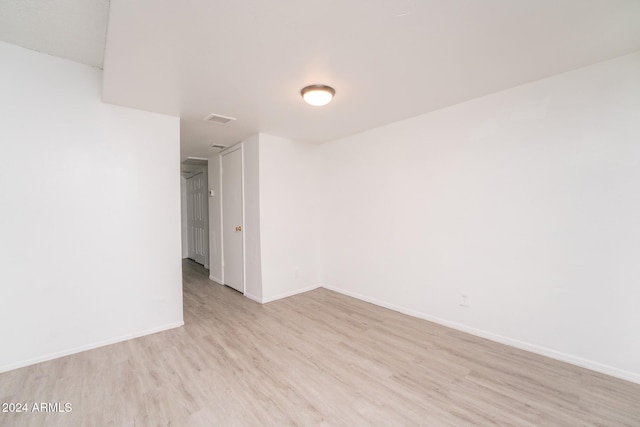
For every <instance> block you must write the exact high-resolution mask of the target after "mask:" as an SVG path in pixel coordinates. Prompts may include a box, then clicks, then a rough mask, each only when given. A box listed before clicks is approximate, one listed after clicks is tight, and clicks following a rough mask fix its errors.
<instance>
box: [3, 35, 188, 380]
mask: <svg viewBox="0 0 640 427" xmlns="http://www.w3.org/2000/svg"><path fill="white" fill-rule="evenodd" d="M0 63H1V64H2V67H0V93H1V94H2V96H0V117H2V125H1V126H0V194H1V195H2V196H1V197H0V236H1V238H0V294H1V297H0V343H2V344H1V345H0V347H1V348H2V350H1V351H0V371H5V370H9V369H12V368H16V367H19V366H23V365H27V364H30V363H35V362H38V361H41V360H46V359H49V358H53V357H56V356H60V355H63V354H68V353H72V352H76V351H80V350H83V349H87V348H92V347H96V346H99V345H103V344H107V343H111V342H115V341H119V340H124V339H128V338H131V337H133V336H138V335H144V334H147V333H151V332H154V331H159V330H162V329H167V328H171V327H176V326H179V325H181V324H182V283H181V273H180V184H179V181H178V180H177V176H179V174H180V172H179V169H178V167H179V120H178V118H175V117H168V116H163V115H159V114H152V113H147V112H142V111H137V110H132V109H128V108H123V107H117V106H112V105H106V104H103V103H101V101H100V82H101V78H102V73H101V72H100V71H99V70H96V69H94V68H91V67H88V66H84V65H80V64H77V63H73V62H70V61H67V60H63V59H59V58H55V57H52V56H48V55H44V54H40V53H36V52H33V51H29V50H26V49H22V48H19V47H16V46H12V45H9V44H6V43H0Z"/></svg>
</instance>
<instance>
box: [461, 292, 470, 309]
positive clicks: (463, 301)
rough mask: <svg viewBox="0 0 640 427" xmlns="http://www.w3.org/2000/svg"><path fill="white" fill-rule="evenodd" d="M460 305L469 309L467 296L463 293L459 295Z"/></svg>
mask: <svg viewBox="0 0 640 427" xmlns="http://www.w3.org/2000/svg"><path fill="white" fill-rule="evenodd" d="M460 305H461V306H462V307H469V295H467V294H465V293H462V294H460Z"/></svg>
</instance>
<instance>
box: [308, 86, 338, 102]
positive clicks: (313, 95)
mask: <svg viewBox="0 0 640 427" xmlns="http://www.w3.org/2000/svg"><path fill="white" fill-rule="evenodd" d="M300 94H301V95H302V98H304V100H305V102H306V103H307V104H309V105H313V106H316V107H320V106H322V105H327V104H328V103H330V102H331V100H332V99H333V96H334V95H335V94H336V90H335V89H334V88H332V87H330V86H325V85H311V86H306V87H303V88H302V90H301V91H300Z"/></svg>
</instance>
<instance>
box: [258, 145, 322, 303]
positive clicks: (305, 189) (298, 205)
mask: <svg viewBox="0 0 640 427" xmlns="http://www.w3.org/2000/svg"><path fill="white" fill-rule="evenodd" d="M317 149H318V146H317V145H311V144H305V143H302V142H298V141H292V140H288V139H285V138H279V137H275V136H271V135H266V134H260V231H261V233H260V238H261V244H262V246H261V247H262V254H261V255H262V286H263V296H262V298H263V302H268V301H273V300H276V299H279V298H282V297H285V296H289V295H293V294H296V293H300V292H304V291H307V290H310V289H313V288H316V287H318V286H319V274H318V265H317V254H318V250H317V226H318V224H317V222H318V217H317V215H316V212H317V211H318V206H319V205H320V203H321V202H320V200H319V197H318V194H317V188H318V182H317V177H318V173H317V167H316V158H315V154H316V152H317Z"/></svg>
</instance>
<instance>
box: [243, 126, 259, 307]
mask: <svg viewBox="0 0 640 427" xmlns="http://www.w3.org/2000/svg"><path fill="white" fill-rule="evenodd" d="M242 146H243V147H242V150H243V154H242V159H243V165H242V173H243V184H244V231H243V233H244V250H245V253H244V262H245V283H244V286H245V294H246V295H247V296H248V297H249V298H251V299H254V300H257V301H260V300H261V299H262V298H263V295H264V287H263V286H264V285H263V279H262V268H263V265H264V264H263V262H262V256H263V252H262V250H261V244H262V228H261V227H262V223H261V220H260V218H261V214H262V206H261V199H260V196H261V194H260V186H261V185H262V183H261V182H260V164H259V162H260V155H261V152H262V147H261V146H260V141H259V137H258V135H254V136H252V137H251V138H248V139H246V140H244V141H243V143H242Z"/></svg>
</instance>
